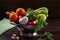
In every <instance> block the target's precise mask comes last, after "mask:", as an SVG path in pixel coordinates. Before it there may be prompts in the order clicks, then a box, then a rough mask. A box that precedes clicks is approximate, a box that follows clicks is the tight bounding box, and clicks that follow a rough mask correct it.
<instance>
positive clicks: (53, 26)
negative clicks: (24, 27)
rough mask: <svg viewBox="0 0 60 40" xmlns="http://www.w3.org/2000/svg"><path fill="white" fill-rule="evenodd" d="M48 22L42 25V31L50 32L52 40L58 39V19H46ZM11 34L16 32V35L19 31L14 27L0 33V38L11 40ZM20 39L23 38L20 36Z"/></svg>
mask: <svg viewBox="0 0 60 40" xmlns="http://www.w3.org/2000/svg"><path fill="white" fill-rule="evenodd" d="M48 22H49V24H48V25H47V26H45V27H44V29H43V30H42V32H43V31H48V32H51V33H52V34H53V35H54V40H60V19H48ZM39 33H40V31H39ZM12 34H17V36H19V32H18V30H17V29H16V27H14V28H12V29H11V30H9V31H7V32H5V33H4V34H2V35H1V36H0V40H12V39H11V36H12ZM20 39H23V38H21V37H20ZM32 40H33V39H32Z"/></svg>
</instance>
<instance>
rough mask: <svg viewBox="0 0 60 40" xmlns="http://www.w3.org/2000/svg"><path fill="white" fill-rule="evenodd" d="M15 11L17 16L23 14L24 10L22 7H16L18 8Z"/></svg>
mask: <svg viewBox="0 0 60 40" xmlns="http://www.w3.org/2000/svg"><path fill="white" fill-rule="evenodd" d="M16 13H17V15H18V16H19V15H25V10H24V9H23V8H18V9H17V10H16Z"/></svg>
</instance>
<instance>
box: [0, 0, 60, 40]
mask: <svg viewBox="0 0 60 40" xmlns="http://www.w3.org/2000/svg"><path fill="white" fill-rule="evenodd" d="M19 7H22V8H24V9H27V8H33V9H37V8H39V7H47V8H48V9H49V17H48V19H47V21H48V23H49V24H48V25H47V27H45V28H44V29H43V31H49V32H51V33H52V34H53V35H54V40H60V0H0V19H2V18H4V17H5V18H8V17H7V15H6V14H5V12H6V11H16V9H17V8H19ZM13 31H14V32H13ZM13 33H16V34H17V33H18V32H17V31H16V28H13V29H11V30H10V31H8V32H7V33H5V34H4V35H2V36H1V37H0V40H3V39H4V40H5V39H7V40H9V39H10V36H11V34H13Z"/></svg>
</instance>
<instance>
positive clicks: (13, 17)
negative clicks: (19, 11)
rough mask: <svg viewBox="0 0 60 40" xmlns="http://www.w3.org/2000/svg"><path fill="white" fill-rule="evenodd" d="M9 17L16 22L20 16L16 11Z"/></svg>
mask: <svg viewBox="0 0 60 40" xmlns="http://www.w3.org/2000/svg"><path fill="white" fill-rule="evenodd" d="M9 19H10V21H12V22H16V21H17V20H18V16H17V15H16V13H14V14H10V16H9Z"/></svg>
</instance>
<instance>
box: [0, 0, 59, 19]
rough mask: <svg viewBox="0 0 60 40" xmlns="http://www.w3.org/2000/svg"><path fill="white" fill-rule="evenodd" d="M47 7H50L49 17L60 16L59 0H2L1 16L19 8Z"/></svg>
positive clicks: (0, 4)
mask: <svg viewBox="0 0 60 40" xmlns="http://www.w3.org/2000/svg"><path fill="white" fill-rule="evenodd" d="M19 7H22V8H25V9H27V8H33V9H37V8H39V7H47V8H48V9H49V18H59V17H60V11H59V10H60V1H59V0H0V17H6V14H5V12H6V11H15V10H16V9H17V8H19Z"/></svg>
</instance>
